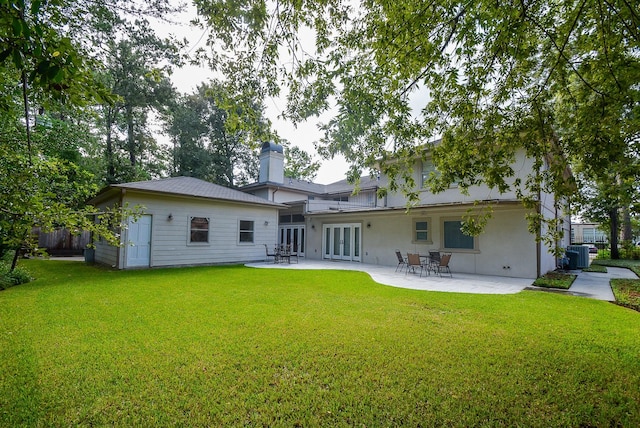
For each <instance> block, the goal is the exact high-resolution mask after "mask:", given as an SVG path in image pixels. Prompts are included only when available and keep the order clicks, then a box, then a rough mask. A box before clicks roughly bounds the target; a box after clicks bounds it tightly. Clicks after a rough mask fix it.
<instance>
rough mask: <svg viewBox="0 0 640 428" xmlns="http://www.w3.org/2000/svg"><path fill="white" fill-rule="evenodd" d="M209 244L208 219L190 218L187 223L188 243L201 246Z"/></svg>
mask: <svg viewBox="0 0 640 428" xmlns="http://www.w3.org/2000/svg"><path fill="white" fill-rule="evenodd" d="M208 242H209V218H207V217H191V221H190V222H189V243H191V244H203V243H208Z"/></svg>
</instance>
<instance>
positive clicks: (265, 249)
mask: <svg viewBox="0 0 640 428" xmlns="http://www.w3.org/2000/svg"><path fill="white" fill-rule="evenodd" d="M264 251H265V253H266V254H267V260H265V261H267V262H268V261H269V257H273V263H278V251H276V249H275V248H274V249H273V250H272V252H271V253H270V252H269V247H268V246H267V244H264Z"/></svg>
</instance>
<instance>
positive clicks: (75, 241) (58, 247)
mask: <svg viewBox="0 0 640 428" xmlns="http://www.w3.org/2000/svg"><path fill="white" fill-rule="evenodd" d="M32 233H33V234H35V235H38V247H39V248H44V249H46V250H47V253H49V255H52V256H73V255H78V256H81V255H82V252H83V250H84V249H85V248H87V245H88V244H89V243H90V242H91V234H90V233H89V232H82V233H80V234H79V235H73V234H71V232H70V231H69V230H68V229H57V230H54V231H53V232H49V233H43V232H41V231H40V228H39V227H34V228H33V231H32Z"/></svg>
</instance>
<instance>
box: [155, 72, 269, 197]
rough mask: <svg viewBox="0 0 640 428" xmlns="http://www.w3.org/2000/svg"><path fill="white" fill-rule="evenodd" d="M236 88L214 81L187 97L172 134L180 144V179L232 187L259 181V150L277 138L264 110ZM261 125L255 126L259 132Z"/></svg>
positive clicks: (177, 167)
mask: <svg viewBox="0 0 640 428" xmlns="http://www.w3.org/2000/svg"><path fill="white" fill-rule="evenodd" d="M233 90H234V88H233V87H231V86H228V85H225V84H222V83H221V82H216V81H211V82H209V83H206V84H202V85H200V86H199V87H198V89H197V90H196V91H195V93H194V94H191V95H188V96H185V97H183V99H182V102H181V103H180V105H179V106H178V108H176V109H174V110H173V111H172V116H171V124H170V126H169V127H168V132H169V134H170V135H171V136H172V139H173V141H174V143H175V152H174V159H175V161H174V162H175V174H176V175H187V176H193V177H198V178H202V179H204V180H208V181H211V182H213V183H218V184H222V185H226V186H231V187H233V186H238V185H242V184H246V183H249V182H251V181H255V179H256V178H257V174H258V156H257V149H258V147H259V146H260V143H261V141H264V140H265V139H268V138H269V136H271V131H270V129H269V127H270V124H269V122H268V121H267V120H266V119H264V117H263V114H262V111H263V107H262V105H261V104H259V103H257V102H253V103H252V102H246V100H243V99H242V96H243V94H234V93H233V92H232V91H233ZM254 126H255V127H254Z"/></svg>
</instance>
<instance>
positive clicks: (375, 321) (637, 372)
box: [0, 260, 640, 427]
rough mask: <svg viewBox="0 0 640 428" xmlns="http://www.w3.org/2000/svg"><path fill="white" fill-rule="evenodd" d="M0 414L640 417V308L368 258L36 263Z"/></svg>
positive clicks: (11, 302) (1, 338) (15, 296)
mask: <svg viewBox="0 0 640 428" xmlns="http://www.w3.org/2000/svg"><path fill="white" fill-rule="evenodd" d="M25 265H26V266H27V267H28V268H29V269H30V270H31V272H32V273H33V274H34V276H35V277H37V278H39V279H37V280H36V281H34V282H32V283H29V284H24V285H20V286H16V287H12V288H9V289H7V290H5V291H2V292H0V426H93V425H98V426H104V425H110V426H111V425H113V426H154V425H160V426H166V425H171V426H247V425H249V426H349V427H350V426H369V427H371V426H374V427H375V426H397V425H407V426H438V425H446V426H540V427H550V426H563V427H564V426H638V425H640V313H638V312H635V311H632V310H630V309H627V308H624V307H620V306H616V305H612V304H610V303H607V302H602V301H597V300H592V299H586V298H581V297H573V296H566V295H557V294H554V293H540V292H535V291H524V292H522V293H518V294H515V295H467V294H458V293H435V292H424V291H416V290H404V289H399V288H393V287H385V286H382V285H378V284H376V283H374V282H373V281H372V280H371V279H370V278H369V277H368V276H367V275H366V274H365V273H361V272H345V271H301V270H278V269H251V268H245V267H240V266H233V267H200V268H183V269H154V270H147V271H131V272H115V271H110V270H103V269H99V268H95V267H90V266H85V265H84V264H83V263H81V262H65V261H42V260H31V261H27V262H26V263H25Z"/></svg>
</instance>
